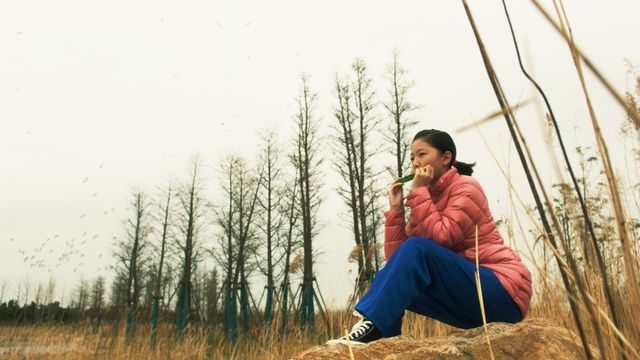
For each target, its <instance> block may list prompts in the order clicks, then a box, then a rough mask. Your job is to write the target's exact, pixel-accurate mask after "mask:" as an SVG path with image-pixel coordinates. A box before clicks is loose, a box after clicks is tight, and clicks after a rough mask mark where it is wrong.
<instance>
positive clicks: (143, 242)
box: [116, 191, 151, 343]
mask: <svg viewBox="0 0 640 360" xmlns="http://www.w3.org/2000/svg"><path fill="white" fill-rule="evenodd" d="M130 206H131V210H132V211H133V217H132V218H131V219H128V220H126V221H125V233H126V235H125V236H124V237H123V238H122V239H120V240H118V242H117V253H116V259H117V260H118V262H119V266H118V268H117V270H116V271H117V272H119V273H120V274H121V275H122V278H124V279H125V281H126V292H125V297H126V309H127V325H126V337H125V338H126V340H125V341H126V342H127V343H129V342H130V341H131V339H132V337H133V333H134V331H135V312H136V311H137V308H138V305H139V302H140V296H141V294H142V289H143V284H144V283H145V281H144V279H143V277H144V274H145V271H144V267H145V264H146V262H147V261H148V257H147V254H146V251H147V245H148V241H147V238H148V235H149V233H150V231H151V228H150V226H149V218H148V217H149V215H148V204H147V200H146V196H145V195H144V194H143V193H142V192H140V191H135V192H134V193H133V200H132V202H131V205H130Z"/></svg>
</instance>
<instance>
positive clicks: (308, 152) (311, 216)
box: [292, 75, 322, 328]
mask: <svg viewBox="0 0 640 360" xmlns="http://www.w3.org/2000/svg"><path fill="white" fill-rule="evenodd" d="M316 100H317V95H316V94H315V93H313V92H312V91H311V90H310V89H309V84H308V79H307V78H306V77H305V76H304V75H303V76H302V92H301V94H300V96H299V97H298V113H297V114H296V117H295V121H296V131H297V133H296V137H295V139H294V147H295V150H294V151H295V152H294V155H293V157H292V162H293V165H294V167H295V168H296V169H297V170H298V171H299V173H300V176H299V178H298V180H299V186H300V192H299V202H298V205H299V207H300V213H301V218H302V224H301V225H302V226H301V228H302V239H303V249H304V267H303V269H304V270H303V273H304V274H303V280H302V291H301V295H302V302H301V304H302V305H301V307H300V321H301V324H302V326H303V327H305V326H308V327H311V328H313V324H314V315H315V311H314V297H315V295H316V294H315V291H314V287H313V284H314V273H313V262H314V252H313V239H314V238H315V236H316V235H317V233H318V231H319V228H320V226H319V225H320V224H319V223H318V220H317V212H318V208H319V206H320V203H321V200H322V199H321V197H320V188H321V180H320V176H321V174H320V164H321V163H322V158H321V157H320V154H319V142H318V139H317V132H318V131H317V129H318V119H317V118H316V117H315V113H314V111H315V104H316Z"/></svg>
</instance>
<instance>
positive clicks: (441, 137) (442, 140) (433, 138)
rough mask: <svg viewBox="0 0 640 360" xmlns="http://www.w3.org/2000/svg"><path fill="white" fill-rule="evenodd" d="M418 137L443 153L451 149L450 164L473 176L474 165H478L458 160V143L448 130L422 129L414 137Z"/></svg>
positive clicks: (464, 173)
mask: <svg viewBox="0 0 640 360" xmlns="http://www.w3.org/2000/svg"><path fill="white" fill-rule="evenodd" d="M418 139H420V140H422V141H424V142H426V143H427V144H429V145H431V146H433V147H434V148H436V149H438V150H439V151H440V152H442V153H444V152H445V151H450V152H451V164H449V166H455V167H456V169H458V172H459V173H460V174H462V175H468V176H471V174H473V167H474V166H476V163H473V164H469V163H464V162H462V161H457V160H456V144H455V143H454V142H453V139H452V138H451V136H450V135H449V134H447V133H446V132H444V131H440V130H436V129H427V130H421V131H419V132H418V133H417V134H416V136H415V137H414V138H413V141H416V140H418Z"/></svg>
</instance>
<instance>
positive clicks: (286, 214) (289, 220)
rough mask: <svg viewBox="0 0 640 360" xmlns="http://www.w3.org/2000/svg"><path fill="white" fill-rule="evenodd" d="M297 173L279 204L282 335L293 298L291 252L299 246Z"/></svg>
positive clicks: (284, 191)
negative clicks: (281, 219)
mask: <svg viewBox="0 0 640 360" xmlns="http://www.w3.org/2000/svg"><path fill="white" fill-rule="evenodd" d="M298 177H299V175H298V172H297V171H296V173H295V176H293V177H291V181H290V182H289V184H288V186H286V187H285V189H284V190H283V194H284V198H283V201H282V204H281V209H282V210H281V211H282V213H283V218H284V219H283V220H284V221H283V223H284V222H286V226H285V227H284V229H283V230H281V231H279V232H278V236H279V237H281V238H283V241H280V242H282V243H284V262H283V263H282V278H283V280H282V284H281V285H280V294H281V298H280V313H281V316H282V319H281V321H280V324H281V326H280V334H281V335H284V334H285V332H286V329H287V323H288V317H289V309H290V307H289V303H290V301H291V300H295V299H293V298H291V299H290V298H289V294H290V292H291V284H290V276H289V275H290V273H291V268H290V266H291V254H293V252H294V251H296V250H297V249H298V248H299V247H300V246H301V243H300V237H299V234H300V232H298V231H295V230H296V227H297V226H298V220H299V218H300V208H299V207H298V206H296V205H297V201H298V191H299V188H298V184H299V179H298Z"/></svg>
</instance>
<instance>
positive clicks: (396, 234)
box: [384, 210, 407, 260]
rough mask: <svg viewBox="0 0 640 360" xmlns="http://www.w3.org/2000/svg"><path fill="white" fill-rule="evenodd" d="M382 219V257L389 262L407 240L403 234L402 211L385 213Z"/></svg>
mask: <svg viewBox="0 0 640 360" xmlns="http://www.w3.org/2000/svg"><path fill="white" fill-rule="evenodd" d="M384 217H385V222H384V257H385V258H386V259H387V260H389V258H390V257H391V255H393V253H394V252H395V251H396V249H397V248H398V246H400V244H402V242H403V241H404V240H406V238H407V236H406V235H405V232H404V226H405V225H404V211H396V210H389V211H385V212H384Z"/></svg>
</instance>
